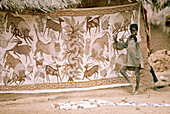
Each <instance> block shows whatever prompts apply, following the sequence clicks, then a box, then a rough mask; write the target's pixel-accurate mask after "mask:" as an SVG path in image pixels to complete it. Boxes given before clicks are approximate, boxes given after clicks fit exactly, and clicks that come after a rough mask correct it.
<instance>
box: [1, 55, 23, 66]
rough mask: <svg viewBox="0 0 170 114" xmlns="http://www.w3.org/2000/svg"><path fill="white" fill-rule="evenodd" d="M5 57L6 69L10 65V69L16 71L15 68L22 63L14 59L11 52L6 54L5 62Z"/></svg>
mask: <svg viewBox="0 0 170 114" xmlns="http://www.w3.org/2000/svg"><path fill="white" fill-rule="evenodd" d="M5 57H6V62H5V65H4V67H6V66H7V65H9V69H10V68H13V69H15V67H16V66H17V64H19V63H21V64H22V62H21V60H19V59H18V58H14V57H13V56H12V55H11V54H10V53H9V52H6V53H5V54H4V60H5Z"/></svg>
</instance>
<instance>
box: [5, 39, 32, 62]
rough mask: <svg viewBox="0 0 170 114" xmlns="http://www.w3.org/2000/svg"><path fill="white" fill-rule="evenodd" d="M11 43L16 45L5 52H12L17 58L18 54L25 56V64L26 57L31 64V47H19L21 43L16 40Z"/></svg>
mask: <svg viewBox="0 0 170 114" xmlns="http://www.w3.org/2000/svg"><path fill="white" fill-rule="evenodd" d="M13 42H17V44H16V45H15V46H14V47H13V48H12V49H9V50H7V51H6V52H9V51H13V53H14V54H15V55H17V56H18V57H19V55H18V54H21V55H25V57H26V62H27V58H28V57H29V59H30V62H31V57H30V52H31V51H32V47H31V46H28V45H19V44H22V41H20V40H18V39H17V40H16V41H15V40H14V41H13ZM19 58H20V57H19Z"/></svg>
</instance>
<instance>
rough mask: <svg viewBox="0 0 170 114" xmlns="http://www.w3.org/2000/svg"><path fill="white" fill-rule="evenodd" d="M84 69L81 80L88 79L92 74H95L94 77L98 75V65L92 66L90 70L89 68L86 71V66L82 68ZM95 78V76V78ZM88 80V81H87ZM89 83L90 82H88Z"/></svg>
mask: <svg viewBox="0 0 170 114" xmlns="http://www.w3.org/2000/svg"><path fill="white" fill-rule="evenodd" d="M84 68H85V71H84V77H83V80H84V78H87V79H89V78H88V77H91V76H93V74H95V73H96V75H97V74H98V70H99V65H94V66H93V67H92V68H90V69H89V70H87V68H88V65H86V66H84ZM95 77H96V76H95ZM89 80H90V79H89ZM90 81H91V80H90Z"/></svg>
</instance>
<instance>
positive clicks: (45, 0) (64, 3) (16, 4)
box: [0, 0, 81, 13]
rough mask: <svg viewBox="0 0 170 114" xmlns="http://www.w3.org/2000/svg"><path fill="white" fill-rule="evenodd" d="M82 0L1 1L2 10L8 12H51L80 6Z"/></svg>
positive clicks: (0, 7)
mask: <svg viewBox="0 0 170 114" xmlns="http://www.w3.org/2000/svg"><path fill="white" fill-rule="evenodd" d="M80 2H81V0H1V2H0V9H1V10H8V11H18V12H22V10H36V11H40V12H44V13H47V12H50V11H54V10H56V9H64V8H68V6H71V5H74V4H78V3H80Z"/></svg>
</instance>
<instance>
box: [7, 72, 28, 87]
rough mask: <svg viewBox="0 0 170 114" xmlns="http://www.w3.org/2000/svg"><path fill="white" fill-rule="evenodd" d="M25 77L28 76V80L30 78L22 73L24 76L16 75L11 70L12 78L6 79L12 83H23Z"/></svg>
mask: <svg viewBox="0 0 170 114" xmlns="http://www.w3.org/2000/svg"><path fill="white" fill-rule="evenodd" d="M25 78H28V79H29V80H31V78H30V77H28V76H26V75H24V76H18V75H17V74H16V73H15V72H13V76H12V79H9V80H8V83H10V84H12V83H13V82H15V84H17V85H18V84H21V85H22V84H23V83H24V82H25ZM17 82H19V83H17Z"/></svg>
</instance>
